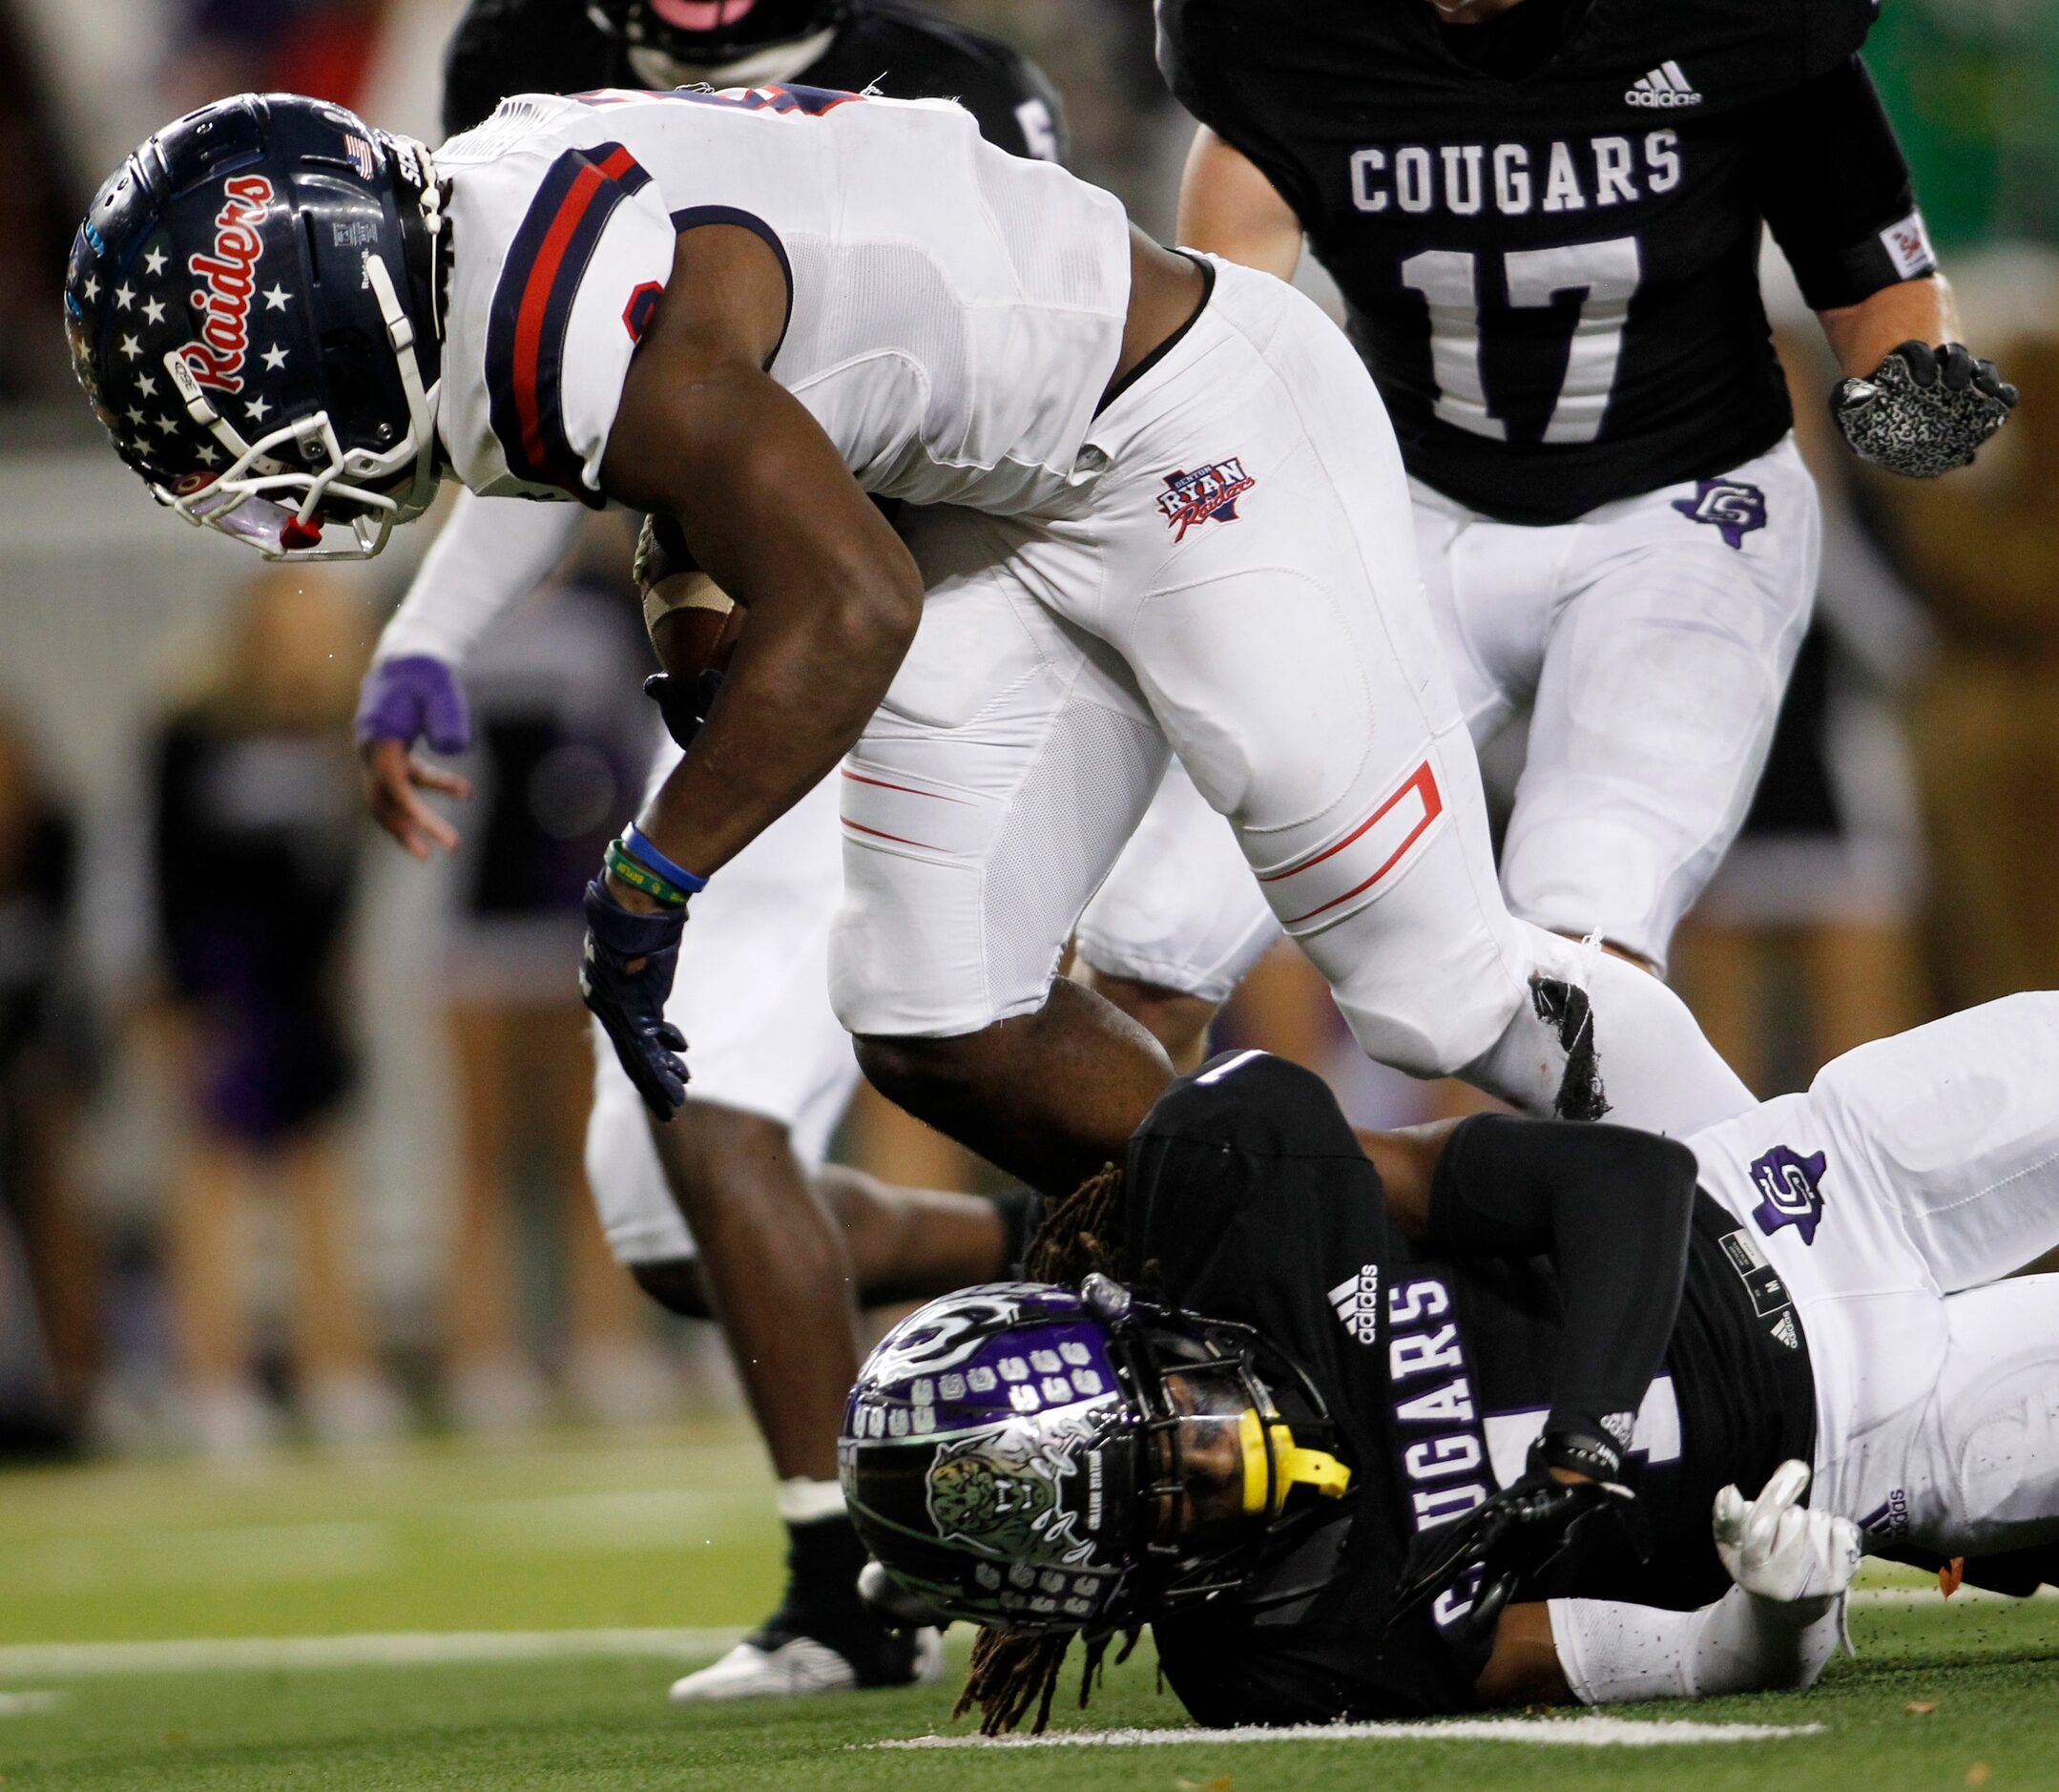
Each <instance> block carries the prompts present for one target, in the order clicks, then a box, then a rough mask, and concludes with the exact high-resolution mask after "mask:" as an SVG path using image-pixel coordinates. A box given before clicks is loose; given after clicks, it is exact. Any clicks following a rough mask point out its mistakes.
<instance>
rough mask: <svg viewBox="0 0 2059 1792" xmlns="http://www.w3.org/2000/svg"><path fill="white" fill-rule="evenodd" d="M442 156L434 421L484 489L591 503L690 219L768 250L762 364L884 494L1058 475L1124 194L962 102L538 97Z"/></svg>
mask: <svg viewBox="0 0 2059 1792" xmlns="http://www.w3.org/2000/svg"><path fill="white" fill-rule="evenodd" d="M436 163H437V168H438V171H439V173H441V174H443V175H445V176H447V177H449V180H450V183H451V191H450V198H449V202H448V205H447V217H448V219H449V220H450V229H451V232H452V243H453V245H454V246H453V250H452V267H451V279H450V289H449V300H448V306H447V322H446V337H445V344H444V364H443V395H442V401H441V408H440V413H439V420H438V427H439V428H440V430H441V432H442V435H443V439H444V444H445V447H446V448H447V451H448V453H449V456H450V460H451V464H452V466H453V467H454V469H456V471H457V474H458V476H459V477H460V478H461V479H462V480H463V481H464V482H465V484H466V485H468V486H469V487H470V488H471V489H472V490H475V491H480V492H484V493H487V494H489V495H506V496H530V497H562V496H566V495H570V496H572V497H577V498H581V499H583V500H585V501H586V502H588V503H597V502H598V501H599V500H598V497H597V492H598V488H599V480H600V463H601V457H602V455H603V453H604V452H605V450H606V448H607V446H608V434H609V430H610V428H611V427H612V426H613V423H614V414H615V408H616V406H617V404H618V403H619V401H620V397H621V391H622V382H623V378H624V376H625V374H626V372H627V370H628V366H629V361H630V356H631V354H632V353H633V352H634V348H635V346H636V340H637V337H638V336H639V335H640V334H641V332H642V329H643V327H644V324H645V323H646V322H647V321H648V320H649V318H650V316H651V315H652V313H653V312H654V311H655V307H656V303H657V300H658V296H659V294H660V293H661V292H662V290H663V288H664V285H665V282H666V281H667V280H668V279H669V278H670V275H671V272H672V259H673V248H674V244H675V240H676V236H677V233H678V232H679V231H680V230H683V229H686V228H690V227H692V226H693V225H694V224H695V223H696V222H712V221H719V222H725V223H736V224H741V225H743V226H745V227H746V228H749V229H751V230H754V231H756V232H757V233H758V234H759V236H761V237H762V238H763V239H764V240H765V241H766V242H767V243H768V244H770V245H771V247H772V248H773V250H774V251H775V252H776V253H777V254H778V255H779V257H780V260H781V261H782V262H783V263H784V265H785V267H786V270H787V277H788V285H789V292H790V302H791V309H790V314H789V317H788V320H787V327H786V333H785V335H784V337H783V338H782V339H781V341H780V346H779V349H778V352H777V353H776V354H775V356H774V357H773V360H772V363H771V365H770V372H771V373H772V375H773V377H774V378H775V379H777V380H778V381H779V382H780V385H783V386H785V387H786V388H787V389H788V390H789V391H791V392H792V393H793V394H794V395H795V397H797V398H798V399H800V401H801V403H802V404H803V405H805V406H807V408H808V410H809V411H810V412H811V413H812V414H813V415H814V417H815V419H816V421H817V422H819V423H820V424H821V425H822V427H823V428H824V429H825V430H826V431H827V432H828V434H829V437H830V439H831V440H832V441H833V442H835V443H836V445H837V447H838V448H839V450H840V451H841V452H842V456H843V460H844V463H845V465H846V466H848V467H849V468H850V469H851V471H852V472H853V473H854V474H855V475H856V476H857V478H858V482H859V483H860V484H861V485H862V486H863V487H864V488H865V490H868V491H872V492H876V493H878V494H879V495H881V496H883V497H895V498H906V499H909V500H911V501H913V502H915V503H921V504H934V503H951V504H962V505H968V506H971V507H973V508H975V509H979V510H983V511H1003V512H1008V511H1022V510H1026V509H1029V508H1030V507H1031V506H1033V505H1035V504H1037V503H1038V502H1039V501H1041V500H1042V499H1044V498H1046V497H1048V496H1050V494H1051V493H1053V492H1054V491H1056V490H1059V489H1061V488H1062V487H1063V486H1064V485H1065V484H1066V482H1067V481H1068V480H1069V479H1071V476H1072V474H1073V463H1074V461H1075V459H1076V458H1077V457H1078V455H1079V451H1080V447H1081V443H1082V441H1083V439H1084V437H1085V435H1086V433H1087V429H1088V427H1089V424H1090V423H1091V421H1092V415H1093V410H1094V406H1095V404H1096V403H1097V402H1098V400H1099V398H1100V395H1101V392H1102V390H1103V388H1104V387H1105V386H1106V385H1107V384H1108V381H1109V378H1110V376H1111V375H1112V374H1113V371H1114V367H1115V362H1116V358H1117V355H1118V353H1119V351H1120V346H1121V339H1122V329H1123V322H1124V318H1125V314H1126V312H1127V309H1128V304H1129V294H1130V251H1129V226H1128V223H1127V221H1126V219H1125V218H1124V215H1123V210H1122V207H1121V205H1120V204H1119V203H1118V202H1117V201H1116V200H1115V199H1113V198H1111V197H1110V196H1109V195H1108V194H1106V193H1103V192H1101V191H1100V190H1099V189H1097V188H1094V187H1091V186H1088V185H1086V184H1085V183H1084V182H1082V181H1079V180H1076V179H1074V178H1073V177H1071V176H1070V175H1068V174H1066V173H1065V172H1064V171H1063V170H1061V169H1058V168H1055V167H1052V166H1051V165H1050V164H1049V163H1046V162H1039V161H1031V160H1029V159H1026V158H1024V157H1021V156H1009V155H1008V154H1007V153H1006V152H1004V151H1002V150H998V149H995V148H994V147H992V146H991V145H990V144H988V142H987V141H986V140H985V139H984V138H983V137H982V136H981V135H980V133H979V127H978V126H977V124H976V123H975V122H974V120H973V118H972V115H971V114H969V113H967V112H966V111H965V110H964V109H963V108H961V107H959V106H956V105H953V104H952V103H950V102H949V101H947V100H915V101H899V100H887V99H875V98H872V97H869V96H860V95H854V94H835V93H829V92H826V91H823V90H820V89H811V88H794V87H761V88H748V89H736V90H732V91H730V92H727V93H721V94H714V93H703V92H698V91H693V90H686V89H681V90H679V91H678V92H676V93H669V94H643V93H631V92H627V91H619V90H614V89H608V90H603V91H600V92H598V93H593V94H584V95H580V96H574V97H557V96H550V95H539V94H524V95H519V96H517V97H515V98H512V99H510V100H507V101H505V102H503V104H502V105H501V107H500V110H499V111H497V112H496V113H494V114H493V115H492V116H491V117H490V118H489V119H487V121H486V122H485V123H484V124H481V125H480V126H478V127H477V128H476V129H474V130H471V131H468V132H466V133H465V134H464V135H461V136H457V137H453V138H452V139H451V140H450V141H449V142H447V143H446V144H445V145H444V147H443V148H442V149H441V150H439V151H438V152H437V153H436Z"/></svg>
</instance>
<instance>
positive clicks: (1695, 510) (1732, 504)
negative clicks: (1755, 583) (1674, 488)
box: [1673, 479, 1766, 552]
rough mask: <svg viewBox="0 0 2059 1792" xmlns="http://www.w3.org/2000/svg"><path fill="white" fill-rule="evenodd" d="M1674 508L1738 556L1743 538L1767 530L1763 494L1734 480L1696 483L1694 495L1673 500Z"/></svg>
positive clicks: (1696, 481) (1699, 480) (1697, 481)
mask: <svg viewBox="0 0 2059 1792" xmlns="http://www.w3.org/2000/svg"><path fill="white" fill-rule="evenodd" d="M1673 508H1674V510H1676V511H1679V512H1680V514H1681V515H1682V516H1684V517H1686V518H1687V519H1688V521H1689V522H1691V523H1707V524H1708V525H1709V526H1710V527H1711V528H1713V529H1716V530H1718V531H1721V533H1722V536H1723V540H1724V541H1725V542H1726V543H1727V544H1728V545H1729V546H1731V547H1733V548H1736V549H1737V550H1738V551H1739V552H1742V551H1743V548H1744V538H1745V536H1747V535H1749V534H1750V533H1751V532H1752V531H1753V530H1755V529H1763V528H1765V526H1766V494H1765V493H1764V492H1763V491H1761V490H1759V489H1758V488H1757V486H1748V485H1746V484H1744V483H1743V481H1741V480H1737V479H1697V480H1695V495H1694V496H1693V497H1691V498H1675V499H1674V501H1673Z"/></svg>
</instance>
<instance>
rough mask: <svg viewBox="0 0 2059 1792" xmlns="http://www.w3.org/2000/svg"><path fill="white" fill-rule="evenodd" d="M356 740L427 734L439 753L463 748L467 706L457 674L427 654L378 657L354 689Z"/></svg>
mask: <svg viewBox="0 0 2059 1792" xmlns="http://www.w3.org/2000/svg"><path fill="white" fill-rule="evenodd" d="M356 726H357V736H358V744H359V745H360V746H364V745H365V744H366V743H367V742H369V741H373V740H399V741H401V742H402V743H403V744H405V745H408V746H412V745H413V744H414V742H415V741H417V740H426V741H427V742H428V743H429V745H430V747H431V748H433V749H434V750H435V751H436V752H438V753H462V752H464V751H465V749H466V748H467V747H468V746H470V745H471V743H472V717H471V708H470V706H469V705H468V703H467V702H466V701H465V693H464V691H463V690H462V689H460V688H459V685H458V679H457V674H456V673H454V672H452V671H451V669H450V668H449V667H448V666H447V665H445V664H444V662H443V661H442V660H440V659H437V658H433V657H432V656H429V655H427V654H404V655H402V656H400V657H399V658H398V659H382V660H381V661H380V662H379V663H378V664H377V665H376V666H374V667H373V668H372V669H371V670H370V671H369V672H367V673H366V674H365V675H364V684H363V686H362V687H360V689H359V691H358V719H357V724H356Z"/></svg>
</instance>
